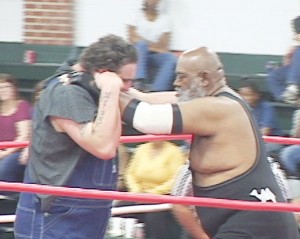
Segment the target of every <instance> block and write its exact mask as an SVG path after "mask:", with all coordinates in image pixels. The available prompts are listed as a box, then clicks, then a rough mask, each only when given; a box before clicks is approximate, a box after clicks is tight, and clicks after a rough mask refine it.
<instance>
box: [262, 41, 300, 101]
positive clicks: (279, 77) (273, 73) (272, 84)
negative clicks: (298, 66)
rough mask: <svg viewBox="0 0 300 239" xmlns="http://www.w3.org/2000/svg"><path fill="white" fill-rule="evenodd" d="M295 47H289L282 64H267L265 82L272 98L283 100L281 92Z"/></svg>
mask: <svg viewBox="0 0 300 239" xmlns="http://www.w3.org/2000/svg"><path fill="white" fill-rule="evenodd" d="M295 49H296V48H295V46H292V47H290V48H289V50H288V52H287V54H285V56H284V58H283V62H282V65H276V66H274V65H272V66H270V64H269V65H268V66H267V69H268V75H267V78H266V82H267V84H268V87H269V90H270V92H271V94H272V98H273V99H275V100H276V101H284V97H283V92H284V90H285V87H286V85H287V79H288V73H289V70H290V66H291V60H292V56H293V54H294V51H295Z"/></svg>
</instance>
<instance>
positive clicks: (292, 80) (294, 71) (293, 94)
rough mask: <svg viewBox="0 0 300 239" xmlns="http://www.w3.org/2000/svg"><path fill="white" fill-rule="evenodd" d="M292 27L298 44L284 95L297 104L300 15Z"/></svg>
mask: <svg viewBox="0 0 300 239" xmlns="http://www.w3.org/2000/svg"><path fill="white" fill-rule="evenodd" d="M292 28H293V31H294V33H295V41H296V42H297V44H298V46H297V47H296V48H295V52H294V54H293V57H292V60H291V64H290V69H289V72H288V78H287V86H286V89H285V91H284V93H283V97H284V100H285V101H286V102H288V103H293V104H295V103H297V101H298V100H299V86H300V45H299V43H300V16H298V17H296V18H295V19H293V20H292Z"/></svg>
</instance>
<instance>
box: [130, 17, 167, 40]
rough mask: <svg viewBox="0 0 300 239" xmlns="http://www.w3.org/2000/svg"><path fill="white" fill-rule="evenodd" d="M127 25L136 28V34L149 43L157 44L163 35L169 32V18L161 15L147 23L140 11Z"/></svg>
mask: <svg viewBox="0 0 300 239" xmlns="http://www.w3.org/2000/svg"><path fill="white" fill-rule="evenodd" d="M128 25H130V26H134V27H136V29H137V34H138V35H140V36H141V37H142V38H144V39H145V40H148V41H151V42H157V41H158V39H159V38H160V36H161V35H162V34H163V33H166V32H170V31H171V26H170V20H169V16H168V15H166V14H161V15H160V16H159V17H158V18H157V19H156V20H155V21H149V20H147V19H146V17H145V14H144V12H142V11H141V12H139V13H138V14H136V15H135V16H134V17H133V18H132V20H131V21H130V22H129V23H128Z"/></svg>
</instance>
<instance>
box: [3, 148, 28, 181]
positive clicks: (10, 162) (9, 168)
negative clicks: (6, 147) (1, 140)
mask: <svg viewBox="0 0 300 239" xmlns="http://www.w3.org/2000/svg"><path fill="white" fill-rule="evenodd" d="M20 154H21V153H20V151H18V152H15V153H12V154H10V155H8V156H6V157H5V158H3V159H0V181H6V182H22V181H23V177H24V170H25V165H21V164H20V163H19V161H18V159H19V157H20Z"/></svg>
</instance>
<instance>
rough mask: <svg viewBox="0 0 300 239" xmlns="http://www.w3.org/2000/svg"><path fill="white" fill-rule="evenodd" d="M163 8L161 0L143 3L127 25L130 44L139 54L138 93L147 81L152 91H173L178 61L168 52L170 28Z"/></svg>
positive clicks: (146, 0) (145, 0)
mask: <svg viewBox="0 0 300 239" xmlns="http://www.w3.org/2000/svg"><path fill="white" fill-rule="evenodd" d="M162 4H163V2H162V1H160V0H144V2H143V7H142V9H141V11H139V12H137V13H136V15H135V16H134V19H133V20H132V21H131V22H130V23H129V24H128V35H129V41H130V42H131V43H133V44H134V45H135V47H136V49H137V53H138V68H137V74H136V78H137V80H136V87H137V88H140V89H143V88H144V86H143V85H145V84H146V83H147V82H148V81H149V80H151V82H152V84H151V86H150V90H151V91H168V90H172V89H173V86H172V83H173V80H174V78H175V75H174V69H175V65H176V61H177V58H176V56H175V55H174V54H172V53H171V52H169V45H170V38H171V27H170V22H169V17H168V15H167V14H166V13H164V12H163V9H162ZM152 69H155V72H154V74H150V71H151V73H153V72H152ZM152 75H154V79H153V80H152V79H151V78H152ZM140 85H142V86H140Z"/></svg>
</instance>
